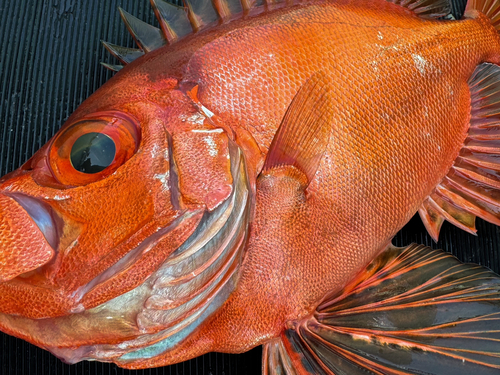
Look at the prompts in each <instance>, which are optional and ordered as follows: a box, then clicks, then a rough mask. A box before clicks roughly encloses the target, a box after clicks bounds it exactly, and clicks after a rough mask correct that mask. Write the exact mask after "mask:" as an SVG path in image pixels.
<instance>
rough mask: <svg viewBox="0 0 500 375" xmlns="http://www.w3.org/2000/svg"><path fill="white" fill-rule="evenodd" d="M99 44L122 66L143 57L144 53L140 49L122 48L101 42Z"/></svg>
mask: <svg viewBox="0 0 500 375" xmlns="http://www.w3.org/2000/svg"><path fill="white" fill-rule="evenodd" d="M101 43H102V44H103V45H104V47H105V48H106V49H107V50H108V51H109V53H111V54H112V55H113V56H114V57H116V58H117V59H118V60H120V61H121V62H122V63H124V64H130V63H131V62H132V61H134V60H135V59H137V58H139V57H141V56H142V55H144V52H142V51H141V50H140V49H135V48H127V47H122V46H118V45H116V44H112V43H108V42H105V41H101Z"/></svg>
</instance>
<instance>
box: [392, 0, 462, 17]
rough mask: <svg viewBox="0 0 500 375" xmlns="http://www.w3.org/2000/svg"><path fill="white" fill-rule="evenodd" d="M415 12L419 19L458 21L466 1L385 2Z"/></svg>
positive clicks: (402, 0)
mask: <svg viewBox="0 0 500 375" xmlns="http://www.w3.org/2000/svg"><path fill="white" fill-rule="evenodd" d="M387 1H389V2H390V3H394V4H398V5H401V6H403V7H405V8H408V9H410V10H412V11H413V12H415V13H416V14H417V15H418V16H419V17H422V18H432V19H440V18H441V19H442V18H445V19H454V20H459V19H461V18H462V16H463V15H464V11H465V6H466V4H467V0H387Z"/></svg>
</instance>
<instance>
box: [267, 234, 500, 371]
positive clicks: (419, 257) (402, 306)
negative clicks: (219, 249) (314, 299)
mask: <svg viewBox="0 0 500 375" xmlns="http://www.w3.org/2000/svg"><path fill="white" fill-rule="evenodd" d="M280 339H281V342H280V343H279V344H277V343H276V342H270V343H269V344H267V346H266V348H265V353H266V355H265V356H264V359H265V360H266V361H267V363H264V364H263V368H264V369H266V368H267V372H264V373H265V374H299V375H305V374H332V373H333V374H336V375H357V374H364V375H366V374H399V375H402V374H442V375H447V374H454V375H470V374H474V375H486V374H498V373H499V372H500V277H499V276H498V275H496V274H494V273H493V272H491V271H489V270H487V269H486V268H484V267H481V266H478V265H473V264H463V263H461V262H460V261H458V260H457V259H456V258H455V257H453V256H452V255H450V254H447V253H445V252H443V251H441V250H433V249H431V248H428V247H425V246H421V245H415V244H414V245H410V246H408V247H405V248H395V247H392V246H389V247H388V248H387V249H386V250H385V251H384V252H383V253H381V254H380V255H379V256H378V257H377V258H375V260H374V261H373V262H372V263H371V264H370V265H369V266H368V267H367V268H366V269H365V270H363V271H362V272H361V273H360V274H359V275H358V276H357V277H356V278H355V279H354V280H353V281H351V282H350V283H349V284H348V285H347V286H346V287H345V288H344V289H343V290H341V291H339V292H337V293H334V294H332V295H330V296H328V297H327V298H325V299H324V301H323V302H322V303H321V304H320V305H319V306H318V308H317V309H316V312H315V313H314V315H313V316H311V317H309V318H306V319H304V320H302V321H298V322H291V323H290V328H288V329H287V330H286V331H285V332H284V333H283V334H282V336H281V338H280ZM273 358H274V359H273ZM276 358H278V359H276ZM271 360H273V361H274V362H273V363H274V364H277V365H278V366H279V368H281V369H284V370H283V371H279V372H273V371H270V370H269V368H270V367H272V364H271ZM287 363H288V364H292V365H293V369H292V370H287V369H285V367H286V364H287Z"/></svg>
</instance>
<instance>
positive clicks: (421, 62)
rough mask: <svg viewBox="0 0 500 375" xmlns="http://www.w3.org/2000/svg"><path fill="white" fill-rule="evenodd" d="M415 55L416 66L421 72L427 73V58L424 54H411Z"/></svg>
mask: <svg viewBox="0 0 500 375" xmlns="http://www.w3.org/2000/svg"><path fill="white" fill-rule="evenodd" d="M411 56H412V57H413V61H414V62H415V67H416V68H417V69H418V71H419V72H420V73H421V74H425V72H426V69H427V60H426V59H424V58H423V57H422V56H420V55H417V54H416V53H414V54H412V55H411Z"/></svg>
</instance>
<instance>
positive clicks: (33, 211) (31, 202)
mask: <svg viewBox="0 0 500 375" xmlns="http://www.w3.org/2000/svg"><path fill="white" fill-rule="evenodd" d="M5 195H6V196H8V197H10V198H12V199H14V200H15V201H16V202H17V203H18V204H19V205H20V206H21V207H22V208H24V210H25V211H26V213H27V214H28V215H29V217H30V218H31V219H32V220H33V221H34V222H35V224H36V225H37V227H38V229H40V232H42V234H43V236H44V237H45V239H46V240H47V242H48V244H49V245H50V247H52V249H53V250H54V251H56V250H57V248H58V247H59V239H60V236H59V233H60V230H61V228H60V227H61V225H60V224H61V223H60V220H57V219H58V217H57V215H56V214H55V212H54V210H53V209H52V207H51V206H50V205H49V204H47V203H45V202H42V201H40V200H38V199H37V198H33V197H30V196H29V195H25V194H22V193H8V194H5Z"/></svg>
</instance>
